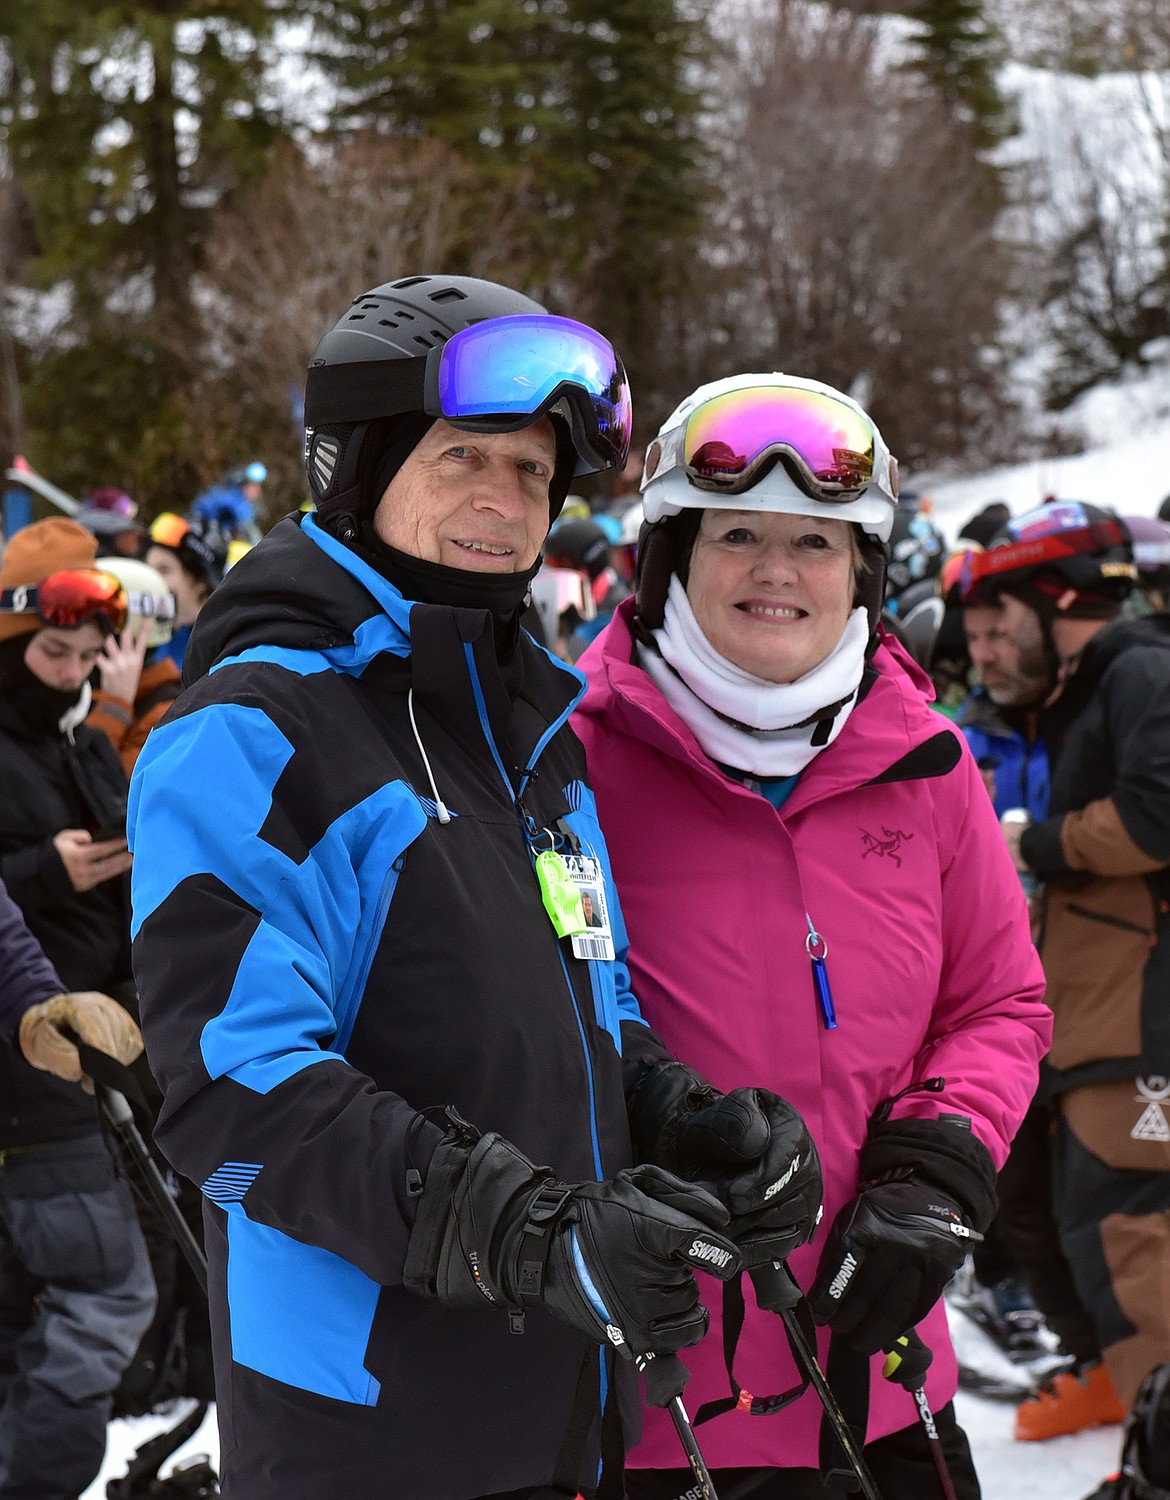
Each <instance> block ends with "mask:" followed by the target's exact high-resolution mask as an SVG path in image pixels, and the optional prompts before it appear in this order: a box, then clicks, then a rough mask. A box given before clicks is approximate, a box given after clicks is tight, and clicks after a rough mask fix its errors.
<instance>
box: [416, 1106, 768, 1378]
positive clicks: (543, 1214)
mask: <svg viewBox="0 0 1170 1500" xmlns="http://www.w3.org/2000/svg"><path fill="white" fill-rule="evenodd" d="M446 1121H447V1123H448V1126H449V1128H448V1130H447V1132H446V1134H445V1135H444V1137H443V1139H442V1141H440V1143H439V1145H438V1146H437V1147H436V1149H435V1152H434V1155H433V1156H432V1158H431V1161H430V1165H429V1166H428V1168H427V1171H426V1177H425V1181H424V1180H423V1179H422V1177H421V1174H418V1173H413V1174H411V1176H410V1177H408V1183H409V1190H410V1191H411V1192H412V1194H413V1195H414V1196H416V1198H417V1212H416V1216H415V1222H414V1228H413V1231H412V1234H411V1238H410V1245H409V1248H408V1251H407V1258H406V1265H405V1268H404V1274H403V1282H404V1285H405V1286H407V1287H408V1288H409V1289H410V1290H411V1291H413V1292H417V1293H419V1294H421V1295H423V1296H430V1297H437V1298H438V1299H439V1301H441V1302H443V1303H445V1304H446V1305H447V1306H449V1307H461V1308H493V1307H494V1308H497V1309H499V1310H500V1311H501V1312H510V1313H512V1314H517V1313H522V1312H524V1311H525V1310H526V1309H528V1308H536V1307H542V1308H544V1309H545V1311H546V1312H549V1313H551V1314H552V1315H553V1317H555V1318H559V1319H560V1320H561V1321H562V1322H564V1323H568V1324H570V1325H571V1326H572V1327H574V1328H576V1329H577V1330H579V1331H580V1332H581V1333H584V1334H585V1335H586V1336H587V1337H589V1338H591V1339H594V1340H596V1341H597V1342H598V1343H605V1342H606V1341H608V1342H610V1343H612V1344H613V1345H615V1347H617V1348H618V1349H620V1350H621V1351H622V1352H623V1353H625V1354H628V1355H631V1356H632V1355H647V1354H655V1355H657V1354H669V1353H673V1352H674V1351H675V1350H677V1349H684V1348H686V1347H687V1346H688V1345H690V1344H697V1343H698V1342H699V1340H700V1339H701V1338H702V1337H703V1335H704V1334H705V1333H706V1331H707V1321H708V1319H707V1309H706V1308H705V1307H703V1306H702V1305H701V1303H700V1302H699V1288H698V1284H697V1282H696V1281H695V1277H694V1272H693V1270H692V1267H695V1266H701V1267H702V1269H703V1270H705V1271H711V1272H713V1273H714V1274H715V1275H716V1276H721V1277H724V1278H726V1277H729V1276H732V1275H734V1274H735V1273H736V1272H737V1271H738V1270H739V1267H740V1260H739V1254H738V1252H737V1250H736V1248H735V1245H734V1244H733V1243H732V1242H731V1241H730V1240H728V1239H726V1238H724V1237H723V1235H721V1234H719V1233H717V1232H716V1230H717V1229H719V1228H721V1227H722V1226H723V1225H724V1224H726V1222H727V1210H726V1209H725V1208H724V1207H723V1206H722V1204H720V1203H719V1202H718V1201H717V1200H716V1199H714V1198H712V1197H711V1196H710V1194H709V1193H706V1192H704V1191H703V1189H702V1188H700V1187H696V1186H694V1185H692V1184H690V1183H685V1182H680V1181H679V1180H678V1179H677V1178H676V1177H672V1176H671V1174H670V1173H669V1172H664V1171H662V1170H661V1169H660V1168H657V1167H634V1168H631V1169H629V1170H627V1171H624V1172H619V1173H618V1174H617V1176H616V1177H614V1178H613V1179H612V1180H611V1181H609V1182H585V1183H563V1182H557V1181H556V1180H555V1179H554V1177H553V1174H552V1172H551V1171H550V1170H549V1168H547V1167H536V1166H533V1164H532V1162H530V1161H529V1160H528V1158H527V1157H526V1156H524V1155H523V1154H522V1153H521V1152H520V1151H518V1150H517V1149H516V1147H515V1146H512V1145H510V1144H509V1143H508V1142H507V1141H505V1140H503V1139H502V1138H501V1137H500V1136H498V1135H495V1134H489V1135H483V1136H481V1135H480V1134H479V1132H478V1131H477V1130H476V1129H475V1128H474V1127H473V1126H471V1125H468V1124H467V1122H466V1121H464V1120H461V1119H460V1118H459V1116H458V1115H457V1114H456V1113H455V1112H454V1111H453V1110H448V1111H447V1112H446Z"/></svg>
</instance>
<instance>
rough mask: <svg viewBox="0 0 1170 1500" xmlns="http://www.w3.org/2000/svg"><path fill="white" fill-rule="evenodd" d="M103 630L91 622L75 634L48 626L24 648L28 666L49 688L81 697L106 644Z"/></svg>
mask: <svg viewBox="0 0 1170 1500" xmlns="http://www.w3.org/2000/svg"><path fill="white" fill-rule="evenodd" d="M105 639H106V638H105V636H104V635H103V634H102V630H101V626H100V625H95V624H94V622H93V621H92V620H87V621H86V622H85V624H84V625H78V626H77V628H76V629H75V630H57V629H56V628H55V627H54V626H52V625H46V626H45V628H44V629H43V630H38V631H37V633H36V635H34V636H33V637H32V639H31V640H30V641H29V643H28V645H27V646H26V647H25V648H24V664H25V666H26V667H27V668H28V669H29V671H30V672H31V673H32V674H33V676H34V677H38V678H40V680H41V681H42V682H43V683H44V684H45V686H46V687H51V688H56V689H57V691H58V692H60V693H77V692H80V691H81V684H82V683H83V682H84V681H85V679H86V678H87V677H88V676H89V674H90V673H91V672H92V671H93V668H94V663H95V662H96V661H97V659H98V657H99V656H100V655H101V651H102V646H103V644H104V643H105Z"/></svg>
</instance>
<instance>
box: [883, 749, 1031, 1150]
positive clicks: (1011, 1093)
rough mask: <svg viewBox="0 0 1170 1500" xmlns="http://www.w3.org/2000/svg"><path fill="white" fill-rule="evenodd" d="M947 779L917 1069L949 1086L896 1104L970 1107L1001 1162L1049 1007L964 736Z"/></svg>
mask: <svg viewBox="0 0 1170 1500" xmlns="http://www.w3.org/2000/svg"><path fill="white" fill-rule="evenodd" d="M946 782H947V787H946V791H947V795H946V796H945V797H944V798H943V799H940V802H939V805H938V817H939V823H940V826H939V828H938V837H939V841H940V847H943V848H948V846H949V850H948V852H949V858H947V859H946V860H945V861H944V863H943V866H942V898H941V915H942V924H943V969H942V974H941V976H940V983H939V992H938V998H937V1001H936V1003H935V1006H934V1010H933V1015H932V1019H931V1025H930V1029H929V1032H928V1034H927V1039H926V1043H925V1045H924V1047H923V1050H922V1052H921V1053H920V1055H919V1059H918V1065H917V1067H916V1069H915V1075H914V1076H915V1078H916V1079H925V1078H929V1077H937V1076H941V1077H943V1078H945V1079H946V1089H945V1091H944V1092H943V1093H941V1094H923V1093H917V1094H910V1095H908V1096H907V1097H906V1099H905V1100H904V1101H903V1102H902V1103H901V1104H899V1105H898V1106H897V1108H896V1109H895V1114H896V1115H900V1116H919V1117H922V1118H925V1117H934V1116H937V1115H939V1114H945V1113H955V1114H963V1115H967V1116H969V1117H970V1119H971V1123H972V1128H973V1130H974V1131H975V1134H976V1135H977V1136H978V1137H979V1139H980V1140H981V1141H982V1142H983V1144H984V1145H985V1146H986V1147H987V1148H988V1150H989V1151H990V1152H991V1155H992V1157H993V1158H994V1160H995V1163H996V1166H997V1167H998V1166H1002V1165H1003V1162H1004V1160H1005V1158H1006V1156H1007V1153H1008V1148H1009V1147H1010V1145H1011V1141H1012V1137H1013V1136H1014V1135H1015V1132H1016V1129H1017V1127H1018V1125H1019V1122H1020V1120H1021V1119H1022V1118H1023V1115H1024V1112H1025V1110H1026V1109H1027V1108H1028V1105H1029V1104H1030V1102H1031V1100H1032V1096H1033V1094H1034V1093H1035V1090H1036V1082H1037V1076H1038V1068H1039V1063H1040V1059H1041V1058H1042V1057H1043V1056H1044V1054H1045V1053H1046V1052H1047V1050H1048V1047H1049V1044H1050V1042H1051V1040H1052V1013H1051V1011H1050V1010H1049V1008H1048V1006H1047V1005H1046V1004H1045V1003H1044V973H1043V970H1042V968H1041V966H1040V959H1039V956H1038V955H1037V953H1036V950H1035V948H1034V947H1033V945H1032V940H1031V932H1030V927H1029V923H1028V916H1027V902H1026V901H1025V898H1024V893H1023V890H1022V888H1021V886H1020V881H1019V877H1018V875H1017V874H1016V870H1015V867H1014V866H1013V864H1012V862H1011V859H1010V858H1009V856H1008V853H1007V848H1006V845H1005V844H1004V840H1003V835H1002V833H1001V832H1000V828H999V824H998V822H997V821H996V817H995V813H994V811H993V809H992V806H991V802H990V800H989V799H988V796H987V793H986V791H985V790H984V787H983V784H982V781H981V778H980V775H979V771H978V769H977V768H976V765H975V762H974V760H973V759H972V757H971V754H970V752H969V751H968V750H967V749H966V747H965V746H964V754H963V758H962V760H961V762H960V764H959V765H958V766H957V767H956V768H955V770H954V772H953V773H952V775H951V776H949V777H947V778H946Z"/></svg>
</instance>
